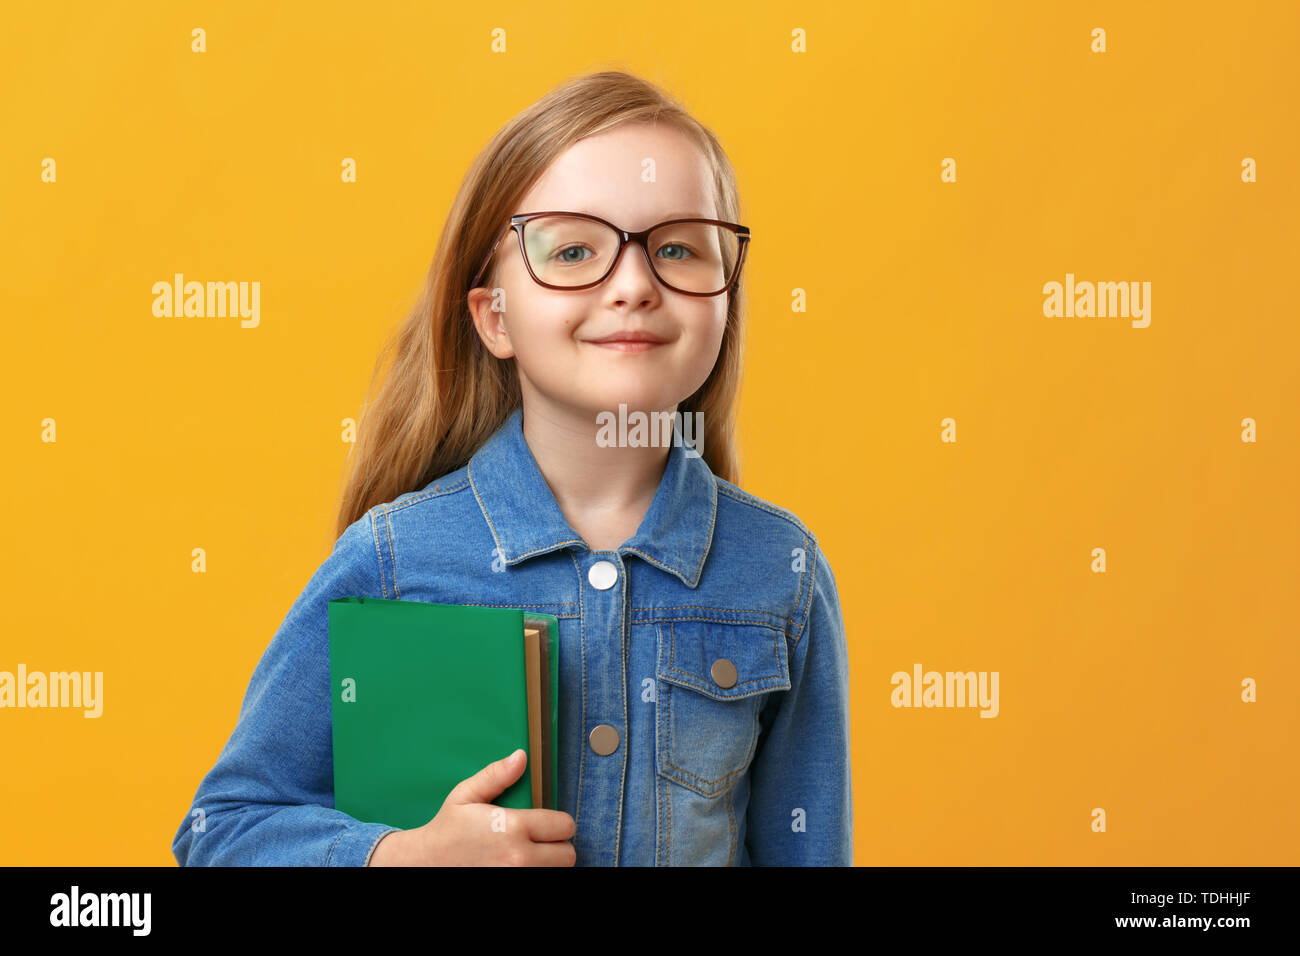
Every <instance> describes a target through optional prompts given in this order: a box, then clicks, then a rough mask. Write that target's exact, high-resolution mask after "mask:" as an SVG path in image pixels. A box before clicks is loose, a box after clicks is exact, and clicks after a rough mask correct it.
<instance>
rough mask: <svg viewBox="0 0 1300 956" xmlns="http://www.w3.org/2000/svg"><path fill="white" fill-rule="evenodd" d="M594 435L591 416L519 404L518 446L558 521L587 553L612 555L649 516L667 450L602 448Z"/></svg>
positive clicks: (666, 461) (662, 448)
mask: <svg viewBox="0 0 1300 956" xmlns="http://www.w3.org/2000/svg"><path fill="white" fill-rule="evenodd" d="M666 411H668V412H669V413H670V414H671V413H673V412H675V411H676V406H673V407H672V408H671V409H666ZM600 431H601V426H600V425H599V424H597V422H596V416H595V415H594V414H589V413H586V412H577V411H573V412H570V411H566V410H564V409H558V408H556V407H555V406H553V405H544V404H540V403H530V402H528V401H525V402H524V415H523V432H524V440H525V441H526V442H527V443H528V448H529V450H530V451H531V452H532V454H533V458H535V459H536V460H537V467H538V468H539V469H540V471H541V473H542V477H543V478H545V479H546V484H547V485H548V486H549V487H550V489H551V493H552V494H553V495H554V496H555V500H556V503H557V504H559V506H560V510H561V511H562V512H563V513H564V517H565V518H566V519H567V520H568V522H569V524H570V526H571V527H572V528H573V530H574V531H576V532H578V534H579V535H581V536H582V539H583V540H584V541H586V542H587V546H588V547H590V548H591V549H592V550H593V551H613V550H616V549H617V548H618V546H619V545H620V544H622V543H623V542H625V541H627V540H628V539H629V538H631V537H632V536H633V535H634V534H636V530H637V528H639V527H640V525H641V521H642V519H644V518H645V515H646V512H647V511H649V510H650V503H651V502H652V501H653V500H654V496H655V493H656V492H657V491H658V490H659V483H660V481H661V480H662V479H663V474H664V469H665V468H666V467H667V465H668V453H669V451H670V449H669V448H668V447H665V446H663V445H660V446H646V447H633V446H628V447H617V446H615V447H603V446H601V445H600V444H599V443H598V442H597V436H598V434H599V433H600Z"/></svg>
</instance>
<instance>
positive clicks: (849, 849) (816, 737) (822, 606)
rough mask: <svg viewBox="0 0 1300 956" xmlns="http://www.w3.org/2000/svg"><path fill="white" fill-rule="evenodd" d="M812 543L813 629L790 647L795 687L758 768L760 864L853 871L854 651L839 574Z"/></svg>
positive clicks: (776, 701)
mask: <svg viewBox="0 0 1300 956" xmlns="http://www.w3.org/2000/svg"><path fill="white" fill-rule="evenodd" d="M813 541H814V545H813V546H814V548H815V555H814V558H813V560H812V561H811V562H810V563H811V565H812V571H811V574H812V583H811V594H810V597H809V605H808V611H807V613H806V615H804V621H805V625H804V628H803V631H802V633H798V631H797V630H796V634H795V636H796V639H795V640H794V641H792V642H790V643H789V647H790V653H789V660H790V689H789V690H788V691H784V692H777V693H774V694H773V695H772V699H771V700H770V701H768V703H767V705H766V706H765V707H764V709H763V713H762V715H761V717H760V720H761V724H762V730H761V731H760V733H761V734H762V737H761V739H760V741H759V745H758V748H757V751H756V754H755V757H754V762H753V764H752V766H751V769H750V797H749V808H748V810H747V811H746V813H747V818H746V835H745V845H746V848H747V849H748V851H749V860H750V864H751V865H753V866H852V865H853V775H852V771H851V768H850V758H851V753H850V748H849V656H848V643H847V640H846V637H845V633H844V618H843V615H842V613H841V610H840V596H839V590H838V589H837V587H836V584H835V575H834V574H833V573H832V572H831V566H830V563H829V562H828V561H827V560H826V557H825V555H823V554H822V551H821V548H820V547H819V546H817V545H816V539H815V538H814V539H813ZM805 573H807V572H805Z"/></svg>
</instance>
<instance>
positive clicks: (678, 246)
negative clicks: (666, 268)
mask: <svg viewBox="0 0 1300 956" xmlns="http://www.w3.org/2000/svg"><path fill="white" fill-rule="evenodd" d="M665 249H680V250H681V251H682V255H680V256H665V258H667V259H672V260H674V261H677V262H680V261H681V260H682V259H684V258H686V256H688V255H690V251H689V250H688V249H687V248H686V247H685V246H683V245H682V244H681V243H679V242H670V243H668V244H667V245H664V246H660V247H659V252H660V254H662V253H663V251H664V250H665Z"/></svg>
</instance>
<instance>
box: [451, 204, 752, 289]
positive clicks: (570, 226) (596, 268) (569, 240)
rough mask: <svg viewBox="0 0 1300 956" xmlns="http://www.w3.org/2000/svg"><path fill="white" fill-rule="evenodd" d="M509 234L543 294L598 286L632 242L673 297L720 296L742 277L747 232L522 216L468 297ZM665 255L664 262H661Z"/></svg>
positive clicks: (705, 222)
mask: <svg viewBox="0 0 1300 956" xmlns="http://www.w3.org/2000/svg"><path fill="white" fill-rule="evenodd" d="M512 230H513V231H514V232H515V233H517V234H518V236H519V251H520V253H522V255H523V260H524V264H525V265H526V266H527V267H528V274H529V275H530V276H532V278H533V281H534V282H536V283H537V284H538V285H540V286H544V287H546V288H548V289H590V288H592V287H593V286H598V285H600V284H601V283H602V282H604V281H605V280H606V279H607V278H609V275H610V273H611V272H613V271H614V267H615V266H616V265H618V260H619V259H620V258H621V257H622V255H623V249H624V248H625V247H626V246H627V244H628V243H629V242H635V243H636V244H637V245H639V246H640V247H641V250H642V252H644V253H645V257H646V261H647V262H648V263H649V264H650V271H651V272H653V273H654V274H655V278H657V279H658V280H659V281H660V282H662V283H663V284H664V285H666V286H667V287H668V288H670V289H672V290H673V291H674V292H681V293H683V294H684V295H700V296H712V295H721V294H722V293H723V292H726V291H727V290H728V289H730V288H731V286H732V285H733V284H734V283H735V281H736V279H737V277H738V276H739V275H740V267H741V265H742V264H743V263H744V260H745V251H746V250H747V249H748V248H749V229H748V227H746V226H742V225H740V224H739V223H735V222H723V221H722V220H720V219H669V220H667V221H666V222H661V223H659V224H658V225H656V226H651V227H650V228H649V229H646V230H644V231H642V232H628V231H627V230H626V229H620V228H619V227H618V226H616V225H614V224H613V223H612V222H607V221H605V220H604V219H601V218H600V217H599V216H590V215H587V214H586V213H580V212H554V211H551V212H530V213H521V214H520V215H517V216H511V217H510V222H509V223H508V224H507V225H506V227H505V229H503V230H502V231H501V235H499V236H498V237H497V240H496V242H494V243H493V244H492V249H491V250H490V251H489V252H488V254H487V258H486V259H484V260H483V265H481V266H479V270H478V272H477V273H475V275H474V279H473V280H472V281H471V282H470V284H469V289H473V288H474V287H475V286H476V285H478V281H479V279H480V278H482V276H483V272H484V270H486V269H487V266H488V263H489V262H490V261H492V256H493V255H494V254H495V253H496V251H497V247H498V246H499V245H500V244H501V240H502V239H504V238H505V237H506V235H507V234H509V233H510V232H511V231H512ZM651 250H654V253H653V254H652V253H651ZM665 251H666V252H668V253H669V255H668V256H666V257H665V256H660V255H659V253H661V252H665ZM469 289H466V291H469Z"/></svg>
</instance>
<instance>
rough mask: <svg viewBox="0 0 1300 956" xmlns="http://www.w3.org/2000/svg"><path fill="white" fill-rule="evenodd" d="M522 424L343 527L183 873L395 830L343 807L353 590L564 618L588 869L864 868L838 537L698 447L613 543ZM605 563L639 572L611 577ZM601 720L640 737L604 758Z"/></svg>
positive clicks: (563, 747)
mask: <svg viewBox="0 0 1300 956" xmlns="http://www.w3.org/2000/svg"><path fill="white" fill-rule="evenodd" d="M522 421H523V418H522V411H521V409H518V408H517V409H516V410H515V412H514V414H513V415H512V416H511V418H510V419H509V420H508V421H507V422H506V423H505V424H504V425H503V426H502V427H501V428H500V429H499V430H498V431H497V432H496V433H495V434H494V435H493V436H492V437H491V438H490V439H489V440H488V441H487V442H486V443H485V444H484V445H483V447H482V448H480V449H479V451H478V452H477V453H476V454H475V455H474V457H473V458H472V459H471V461H470V462H469V463H468V464H467V465H466V466H465V467H463V468H461V469H460V470H458V471H455V472H452V473H451V474H449V475H446V476H444V477H442V478H439V479H438V480H436V481H434V482H432V483H431V484H429V485H428V486H426V487H425V488H423V489H421V490H419V491H413V492H409V493H407V494H404V495H401V496H400V497H398V498H397V499H395V500H394V501H391V502H388V503H386V504H381V505H376V506H375V507H374V508H371V509H370V511H368V512H367V513H366V514H365V515H364V516H363V517H361V518H360V519H359V520H357V521H356V522H355V523H354V524H352V525H351V526H350V527H349V528H348V529H347V530H346V531H345V532H344V533H343V534H342V535H341V536H340V537H339V539H338V541H337V543H336V544H335V547H334V551H333V553H332V554H331V555H330V556H329V558H328V559H327V560H326V561H325V562H324V563H323V564H322V565H321V566H320V567H319V568H318V569H317V571H316V573H315V574H314V575H313V577H312V578H311V580H310V581H309V582H308V584H307V586H306V588H305V590H304V591H303V592H302V594H301V595H300V596H299V597H298V599H297V601H295V603H294V605H293V607H292V608H291V609H290V610H289V613H288V615H287V616H286V617H285V619H284V622H283V623H282V624H281V626H280V628H279V630H278V631H277V632H276V634H275V636H274V638H273V639H272V640H271V643H270V645H269V646H268V647H267V649H266V651H265V653H264V654H263V656H262V658H261V660H260V662H259V663H258V665H257V668H256V670H255V672H254V673H253V676H252V680H251V682H250V684H249V687H248V691H247V693H246V694H245V696H244V701H243V705H242V707H241V709H240V714H239V722H238V724H237V726H236V727H235V729H234V732H233V733H232V734H231V737H230V740H229V741H228V742H227V744H226V746H225V748H224V749H223V750H222V752H221V754H220V756H219V758H218V760H217V763H216V765H215V766H214V767H213V768H212V769H211V770H210V771H209V772H208V774H207V775H206V776H205V777H204V779H203V781H202V783H201V784H200V785H199V789H198V792H197V794H196V795H195V798H194V803H193V807H192V808H191V810H190V812H189V813H188V814H187V815H186V818H185V820H184V821H183V822H182V823H181V825H180V827H179V829H178V830H177V833H176V836H175V839H174V840H173V843H172V852H173V853H174V854H175V856H176V859H177V861H178V862H179V863H180V864H182V865H196V864H197V865H204V864H218V865H221V864H244V865H246V864H271V865H328V866H362V865H365V864H366V863H368V861H369V858H370V853H371V851H372V850H373V849H374V847H375V844H376V843H377V842H378V841H379V839H380V837H382V836H383V835H385V834H386V833H388V832H390V831H391V830H392V829H393V828H392V827H389V826H385V825H383V824H378V823H371V822H367V821H359V820H355V819H353V818H352V817H350V816H348V815H347V814H345V813H343V812H341V811H339V810H336V809H334V792H333V790H334V785H333V761H332V756H331V726H330V688H329V638H328V630H327V602H328V601H329V600H331V599H332V598H336V597H344V596H348V595H361V596H373V597H383V598H398V599H401V600H408V601H434V602H439V603H445V604H480V605H490V606H494V607H518V608H524V609H527V610H530V611H541V612H545V613H548V614H554V615H555V616H556V617H557V618H558V619H559V621H560V704H559V717H560V726H559V755H558V756H559V768H560V778H559V801H560V809H562V810H564V811H566V812H568V813H569V814H570V815H572V816H573V818H574V820H575V821H576V824H577V829H576V832H575V834H574V837H573V845H574V847H575V849H576V851H577V864H578V865H580V866H582V865H588V866H590V865H597V866H617V865H624V866H629V865H631V866H636V865H644V866H654V865H660V866H663V865H700V864H704V865H773V864H775V865H807V864H821V865H825V864H831V865H844V866H847V865H851V864H852V861H853V794H852V786H851V775H850V754H849V672H848V648H847V644H846V641H845V633H844V622H843V618H842V616H841V610H840V600H839V593H838V590H837V588H836V583H835V575H834V574H833V573H832V571H831V566H830V563H829V562H828V561H827V559H826V556H825V554H823V553H822V551H821V549H820V548H819V547H818V543H817V538H816V536H815V535H813V534H812V532H810V531H809V530H808V529H807V528H806V527H805V526H804V525H803V524H802V523H801V522H800V521H799V519H798V518H797V517H795V516H794V515H793V514H791V513H790V512H789V511H786V510H784V509H782V508H778V507H776V506H774V505H771V504H769V503H767V502H765V501H763V500H761V499H759V498H756V497H754V496H753V495H750V494H747V493H746V492H744V491H741V490H740V488H738V487H736V486H735V485H733V484H731V483H729V482H727V481H723V480H722V479H720V478H718V477H716V476H715V475H714V474H713V473H712V472H711V471H710V470H709V467H708V465H707V464H706V463H705V462H704V460H703V459H702V458H699V457H697V456H694V455H692V454H690V453H689V449H687V448H684V447H682V446H681V445H678V444H674V445H673V446H672V448H671V449H670V453H669V456H668V463H667V467H666V469H665V472H664V475H663V478H662V479H661V482H660V485H659V489H658V491H657V493H656V495H655V497H654V500H653V502H652V503H651V505H650V509H649V511H648V512H647V514H646V516H645V519H644V520H643V521H642V522H641V526H640V527H639V528H638V529H637V532H636V534H635V535H634V536H633V537H632V538H630V539H629V540H628V541H626V542H624V544H623V545H622V546H620V547H619V548H618V549H617V550H616V551H592V550H590V549H589V548H588V547H587V545H586V544H585V542H584V541H583V540H582V539H581V537H580V536H579V535H578V534H577V533H575V532H574V530H573V529H572V528H571V527H570V526H569V524H568V522H567V520H566V519H565V517H564V514H563V512H561V510H560V507H559V505H558V504H557V503H556V500H555V497H554V495H553V494H552V493H551V490H550V488H549V487H548V486H547V484H546V481H545V479H544V478H543V477H542V474H541V472H540V470H539V469H538V467H537V463H536V460H535V459H534V458H533V456H532V453H531V451H530V450H529V448H528V445H527V442H526V441H525V440H524V436H523V431H522ZM677 434H678V436H680V431H679V432H677ZM598 562H609V563H612V565H613V567H614V569H615V570H616V571H617V577H616V578H615V579H614V584H613V586H611V587H608V588H606V589H603V590H602V589H599V588H597V587H595V586H594V585H593V583H592V582H591V580H590V579H589V578H588V572H589V571H590V569H591V568H592V566H593V565H595V564H597V563H598ZM605 570H606V571H608V570H609V569H608V568H606V569H605ZM719 659H725V660H727V661H730V662H731V663H732V664H734V666H735V670H736V680H735V683H734V684H732V685H731V686H721V685H723V684H727V683H729V680H728V679H727V677H726V676H725V675H724V676H723V678H722V680H721V683H720V682H719V681H715V680H714V677H713V672H712V665H713V664H714V662H715V661H717V660H719ZM601 724H608V725H610V726H612V727H614V728H615V729H616V730H617V731H618V741H619V742H618V747H617V749H615V750H614V752H613V753H611V754H608V755H604V756H602V755H600V754H598V753H596V752H595V751H594V750H593V749H592V748H591V746H590V744H589V742H588V735H589V734H590V733H591V731H592V729H593V728H594V727H597V726H599V725H601ZM501 756H502V757H504V756H506V755H505V754H504V753H503V754H501ZM199 809H201V810H202V824H201V825H200V823H199V822H198V821H199V819H200V815H199V814H197V813H196V812H195V811H196V810H199ZM437 810H438V808H437V807H432V806H431V807H430V808H429V816H430V817H432V816H433V815H434V814H435V813H436V812H437Z"/></svg>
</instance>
